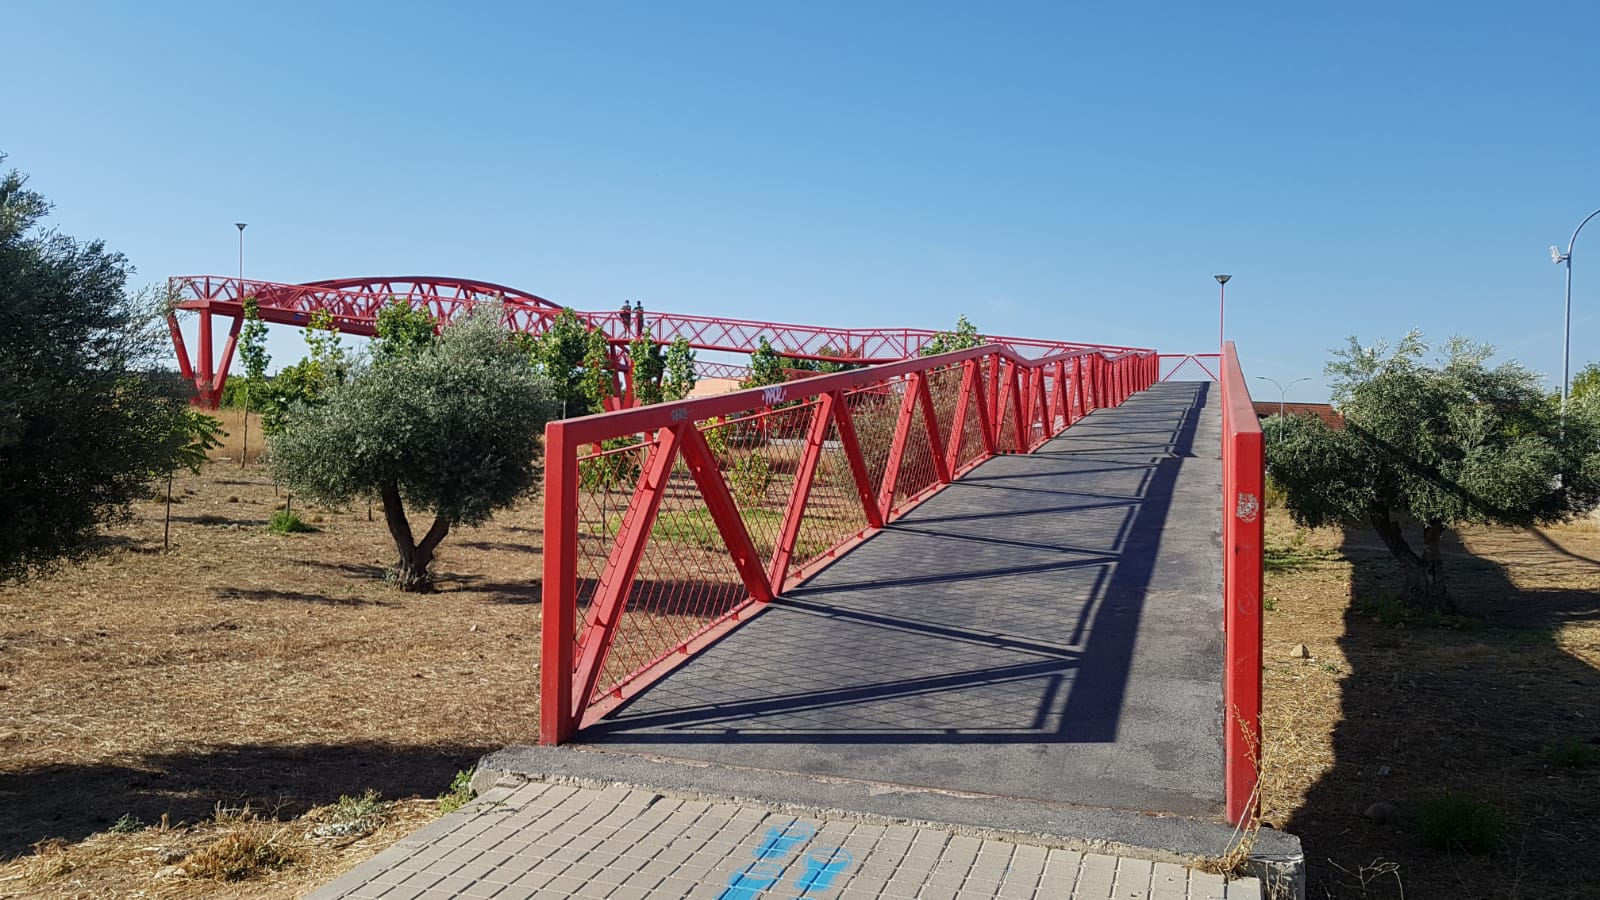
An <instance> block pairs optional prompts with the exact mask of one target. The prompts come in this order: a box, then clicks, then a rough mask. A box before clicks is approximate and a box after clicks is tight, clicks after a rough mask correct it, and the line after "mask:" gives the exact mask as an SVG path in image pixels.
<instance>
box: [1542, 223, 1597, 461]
mask: <svg viewBox="0 0 1600 900" xmlns="http://www.w3.org/2000/svg"><path fill="white" fill-rule="evenodd" d="M1595 216H1600V209H1597V210H1595V211H1594V212H1592V213H1589V214H1588V215H1587V216H1584V217H1583V221H1582V222H1579V223H1578V227H1577V228H1575V229H1573V231H1572V240H1569V241H1567V252H1565V253H1562V252H1561V250H1560V249H1559V248H1557V247H1556V245H1554V244H1551V245H1550V261H1551V262H1553V263H1555V264H1556V265H1558V266H1559V265H1561V264H1562V263H1565V264H1566V266H1567V312H1566V317H1565V319H1564V325H1563V327H1562V329H1561V430H1562V431H1563V432H1565V431H1566V429H1567V382H1568V379H1569V377H1570V374H1571V372H1572V366H1571V364H1570V362H1569V359H1570V356H1569V354H1570V351H1571V349H1572V245H1573V244H1575V243H1577V241H1578V232H1580V231H1582V230H1583V226H1585V225H1587V224H1589V220H1590V219H1592V218H1594V217H1595Z"/></svg>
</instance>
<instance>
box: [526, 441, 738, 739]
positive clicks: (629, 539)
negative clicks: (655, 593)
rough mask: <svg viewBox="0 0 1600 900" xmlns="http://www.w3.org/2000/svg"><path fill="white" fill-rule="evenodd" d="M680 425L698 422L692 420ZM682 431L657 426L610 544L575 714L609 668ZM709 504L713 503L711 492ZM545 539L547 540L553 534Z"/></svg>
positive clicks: (581, 659)
mask: <svg viewBox="0 0 1600 900" xmlns="http://www.w3.org/2000/svg"><path fill="white" fill-rule="evenodd" d="M678 427H680V428H688V429H692V428H694V423H693V422H689V423H686V424H684V425H682V426H678ZM681 438H682V432H680V431H679V430H677V428H673V427H670V426H669V427H666V428H662V429H661V430H660V431H658V432H656V444H655V447H653V448H652V449H651V450H650V458H649V459H648V460H646V461H645V465H644V471H643V472H642V473H641V474H640V475H639V484H638V486H637V487H635V488H634V491H633V499H632V500H630V501H628V509H627V511H625V512H624V513H623V514H622V525H621V526H620V527H619V528H618V529H617V541H616V543H615V544H613V545H612V547H611V557H610V558H609V559H607V560H606V567H605V569H604V571H602V572H601V574H600V584H599V586H598V587H596V588H595V591H594V602H593V603H592V604H591V605H590V607H589V622H588V625H587V626H586V627H585V628H584V629H583V634H582V635H580V636H579V638H578V643H579V644H580V646H579V647H578V651H577V657H578V659H577V666H576V669H575V672H574V674H573V676H572V706H571V707H570V709H571V715H572V717H573V718H574V719H577V718H578V717H580V716H581V715H582V714H583V711H584V710H585V709H586V708H588V706H589V701H590V699H591V698H593V697H594V692H595V688H596V687H597V686H598V685H599V683H600V673H601V672H602V671H604V670H605V665H606V656H607V655H609V654H610V653H611V645H612V643H613V642H614V641H615V640H616V638H617V626H618V624H620V623H621V621H622V613H623V610H624V609H626V608H627V603H628V594H629V592H630V591H632V590H633V580H634V578H635V577H636V576H637V575H638V574H639V563H640V561H641V560H643V559H644V548H645V545H646V544H648V543H649V541H650V529H651V527H652V526H654V525H655V522H656V513H657V512H659V511H660V509H661V500H662V498H663V497H664V496H665V495H666V492H667V490H666V489H667V479H668V478H669V477H670V476H671V475H672V463H673V460H674V459H675V458H676V456H677V452H678V443H679V441H680V440H681ZM706 505H707V506H710V498H707V501H706ZM545 540H546V541H547V542H548V541H549V537H548V536H547V537H546V538H545Z"/></svg>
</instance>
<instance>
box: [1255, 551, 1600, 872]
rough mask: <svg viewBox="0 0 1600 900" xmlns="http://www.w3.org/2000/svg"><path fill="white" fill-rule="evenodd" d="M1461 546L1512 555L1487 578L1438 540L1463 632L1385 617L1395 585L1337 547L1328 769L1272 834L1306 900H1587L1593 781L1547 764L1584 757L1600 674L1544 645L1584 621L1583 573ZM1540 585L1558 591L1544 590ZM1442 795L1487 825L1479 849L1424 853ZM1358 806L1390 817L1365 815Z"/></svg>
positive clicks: (1373, 554) (1599, 723)
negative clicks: (1492, 819)
mask: <svg viewBox="0 0 1600 900" xmlns="http://www.w3.org/2000/svg"><path fill="white" fill-rule="evenodd" d="M1477 534H1482V535H1484V537H1483V538H1482V540H1483V541H1484V542H1487V541H1491V540H1493V541H1496V542H1503V541H1505V540H1507V538H1506V535H1508V534H1509V535H1511V536H1512V539H1517V538H1520V540H1521V541H1522V542H1523V543H1521V544H1517V545H1515V546H1512V547H1509V548H1508V549H1506V550H1505V552H1501V551H1502V549H1503V548H1502V547H1501V546H1500V544H1498V543H1497V544H1496V548H1495V550H1494V553H1493V555H1494V556H1495V559H1493V560H1491V559H1487V558H1484V556H1480V555H1478V554H1475V553H1474V552H1472V551H1471V550H1469V549H1468V548H1467V547H1466V546H1465V545H1463V543H1462V541H1461V540H1460V539H1459V538H1458V537H1457V536H1455V535H1450V536H1448V537H1447V539H1446V545H1445V561H1446V568H1445V572H1446V577H1447V578H1448V579H1449V586H1450V590H1451V593H1452V595H1453V596H1454V597H1455V599H1456V600H1457V602H1458V603H1459V604H1460V607H1461V611H1462V615H1461V616H1459V617H1437V616H1435V617H1431V618H1429V617H1424V618H1418V617H1409V616H1406V615H1405V613H1404V611H1403V609H1402V608H1401V607H1400V606H1399V604H1398V602H1397V600H1396V597H1395V593H1394V592H1395V591H1396V590H1398V589H1399V587H1400V585H1402V584H1403V581H1402V576H1401V573H1400V570H1399V568H1398V566H1397V565H1396V564H1394V562H1393V561H1392V559H1391V558H1390V556H1389V554H1388V552H1387V551H1386V550H1385V549H1384V547H1383V545H1382V543H1381V542H1380V541H1379V540H1378V538H1377V536H1376V535H1374V534H1371V533H1370V532H1366V531H1350V532H1347V533H1346V535H1345V539H1344V542H1343V546H1342V554H1343V556H1344V557H1345V558H1347V559H1348V560H1349V561H1350V562H1351V564H1352V566H1353V572H1352V577H1351V589H1350V603H1349V605H1348V606H1347V608H1346V611H1345V613H1344V626H1345V632H1344V635H1343V636H1342V637H1341V638H1340V639H1339V641H1338V643H1339V646H1340V648H1341V650H1342V651H1343V653H1344V656H1345V660H1346V662H1347V663H1348V666H1349V669H1348V671H1347V672H1345V673H1344V677H1343V679H1342V682H1341V683H1340V686H1339V691H1340V696H1341V700H1342V715H1341V717H1340V718H1339V720H1338V724H1337V725H1336V727H1335V730H1334V733H1333V751H1334V763H1333V765H1332V767H1331V768H1329V769H1327V770H1326V771H1325V772H1324V773H1323V774H1322V776H1321V777H1320V779H1319V780H1318V781H1317V782H1316V784H1315V785H1314V786H1312V788H1311V789H1310V790H1309V791H1308V792H1307V795H1306V799H1305V803H1304V805H1303V806H1301V808H1300V809H1298V810H1297V811H1296V812H1295V813H1294V814H1293V816H1292V817H1291V818H1290V819H1289V821H1288V822H1286V823H1280V824H1282V825H1283V826H1284V827H1285V828H1286V829H1287V830H1288V831H1290V832H1292V833H1294V834H1297V835H1299V836H1300V838H1301V839H1302V841H1303V842H1304V845H1305V849H1306V858H1307V863H1308V874H1309V885H1308V887H1309V892H1308V894H1307V896H1310V897H1358V898H1378V897H1382V898H1388V897H1395V898H1401V897H1413V898H1415V897H1452V898H1479V897H1481V898H1491V897H1493V898H1505V897H1528V898H1533V897H1539V898H1545V897H1551V898H1555V897H1589V898H1594V897H1600V855H1597V854H1596V853H1594V848H1595V847H1597V846H1600V765H1592V766H1588V767H1572V766H1566V765H1562V764H1561V763H1560V762H1559V761H1558V759H1557V757H1556V756H1555V754H1553V750H1554V749H1555V748H1556V747H1558V746H1560V745H1561V744H1562V743H1563V742H1569V746H1570V742H1573V741H1579V742H1589V744H1590V746H1594V747H1595V749H1596V750H1600V746H1596V744H1595V743H1592V742H1600V704H1597V703H1596V699H1595V698H1596V697H1597V696H1600V671H1597V670H1596V668H1595V667H1594V666H1592V665H1591V664H1590V663H1588V662H1586V661H1585V660H1583V659H1581V658H1579V657H1577V656H1575V655H1573V654H1572V653H1571V652H1569V649H1568V648H1567V647H1564V646H1563V644H1562V639H1561V638H1560V637H1559V635H1560V629H1561V627H1562V626H1564V625H1567V624H1570V623H1585V622H1588V623H1592V622H1596V621H1600V590H1597V588H1600V564H1595V563H1594V562H1593V560H1591V559H1589V558H1587V557H1585V556H1582V555H1579V554H1573V553H1570V552H1569V553H1566V558H1565V560H1564V561H1557V560H1558V559H1559V557H1558V556H1556V555H1554V554H1551V553H1549V552H1548V549H1547V548H1545V547H1544V546H1543V545H1542V544H1541V543H1539V542H1540V541H1541V540H1543V541H1548V538H1544V537H1541V538H1538V539H1535V538H1533V537H1529V536H1527V535H1519V534H1518V533H1517V532H1510V531H1506V532H1481V533H1475V534H1474V535H1473V536H1471V537H1469V539H1470V540H1473V541H1475V542H1477V541H1478V538H1477V536H1476V535H1477ZM1523 548H1526V549H1523ZM1534 551H1543V552H1544V555H1543V556H1542V557H1541V558H1537V559H1536V558H1535V556H1534ZM1518 554H1527V555H1525V556H1522V557H1521V558H1520V559H1519V558H1518ZM1496 560H1504V561H1506V562H1507V564H1508V565H1511V566H1515V567H1517V571H1518V573H1519V577H1521V578H1522V579H1523V581H1524V583H1525V584H1528V585H1529V586H1527V587H1523V588H1518V587H1517V585H1516V584H1514V583H1513V581H1512V579H1511V577H1510V571H1509V569H1508V568H1507V566H1506V565H1502V564H1501V562H1498V561H1496ZM1525 566H1526V568H1524V567H1525ZM1552 567H1554V568H1555V569H1559V570H1561V575H1562V577H1558V578H1550V577H1547V576H1549V575H1550V573H1551V570H1552ZM1532 581H1537V582H1538V584H1539V585H1541V586H1538V587H1535V586H1532V583H1531V582H1532ZM1586 633H1587V634H1588V635H1589V636H1590V637H1588V638H1586V640H1589V641H1592V640H1593V637H1592V636H1593V635H1594V633H1595V632H1594V631H1592V630H1589V631H1587V632H1586ZM1307 663H1308V664H1316V663H1317V661H1315V660H1310V661H1307ZM1271 664H1273V661H1270V660H1269V665H1271ZM1285 702H1292V700H1286V701H1285ZM1446 793H1453V794H1456V795H1461V796H1466V797H1470V798H1473V799H1475V800H1477V801H1481V802H1483V803H1486V804H1488V805H1489V806H1490V807H1492V808H1493V809H1494V810H1495V814H1496V815H1497V817H1498V820H1499V827H1498V829H1497V833H1495V834H1494V835H1493V841H1492V844H1493V849H1491V850H1489V851H1488V852H1482V853H1476V854H1475V853H1468V852H1466V851H1465V850H1463V849H1462V848H1461V847H1460V846H1459V845H1457V846H1455V847H1454V848H1450V847H1444V846H1440V842H1439V840H1438V839H1437V838H1431V837H1430V834H1436V833H1437V832H1435V831H1434V830H1433V829H1431V828H1430V827H1429V824H1428V821H1429V819H1430V815H1429V811H1430V806H1431V805H1432V804H1434V803H1436V802H1437V799H1438V798H1439V797H1441V796H1442V795H1444V794H1446ZM1375 803H1385V804H1390V805H1391V806H1392V807H1393V811H1394V812H1393V815H1392V816H1390V815H1387V814H1386V812H1387V811H1382V810H1372V812H1373V813H1374V814H1375V815H1374V816H1373V817H1369V816H1368V815H1366V813H1367V812H1368V811H1369V809H1370V808H1371V806H1372V804H1375ZM1384 818H1389V819H1391V821H1388V822H1384V821H1375V819H1384ZM1456 821H1460V817H1456Z"/></svg>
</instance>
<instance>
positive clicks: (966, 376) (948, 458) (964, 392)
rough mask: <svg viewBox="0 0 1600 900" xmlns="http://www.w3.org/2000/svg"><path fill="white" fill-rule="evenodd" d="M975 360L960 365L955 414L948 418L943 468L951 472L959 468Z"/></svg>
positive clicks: (974, 375)
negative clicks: (948, 433) (948, 432)
mask: <svg viewBox="0 0 1600 900" xmlns="http://www.w3.org/2000/svg"><path fill="white" fill-rule="evenodd" d="M976 362H977V361H976V360H971V359H969V360H967V361H966V362H965V363H962V365H961V393H959V394H957V395H956V412H955V415H953V416H951V418H950V438H949V440H948V441H946V444H948V446H947V447H945V451H944V459H945V463H944V464H945V468H946V469H947V470H949V471H951V472H954V471H955V470H957V469H959V468H961V439H962V438H963V437H964V436H965V435H966V431H967V408H968V407H969V406H971V404H972V382H973V379H975V378H977V377H978V369H977V366H976V365H975V363H976Z"/></svg>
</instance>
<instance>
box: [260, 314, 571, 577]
mask: <svg viewBox="0 0 1600 900" xmlns="http://www.w3.org/2000/svg"><path fill="white" fill-rule="evenodd" d="M550 413H551V403H550V389H549V384H548V382H547V381H546V380H545V379H543V378H541V377H540V376H539V375H537V374H535V373H534V371H533V368H532V367H531V366H529V365H528V361H527V358H526V356H525V355H524V353H523V352H521V351H519V350H518V349H517V348H516V347H515V346H514V345H513V344H512V343H511V342H509V341H507V340H506V332H505V330H504V328H502V327H501V325H500V311H499V309H498V308H496V307H480V308H479V309H478V310H476V311H474V312H473V313H472V314H470V315H468V316H466V317H463V318H461V319H458V320H457V321H456V322H454V323H452V324H451V325H449V326H447V327H446V328H445V329H444V331H443V332H442V333H440V335H439V338H438V340H437V341H435V342H434V343H432V344H430V345H429V346H427V347H424V348H421V349H420V350H418V351H417V352H416V353H414V354H412V355H409V356H400V357H396V358H394V359H391V360H389V361H388V362H386V363H384V364H383V365H374V366H370V367H368V368H366V369H364V370H361V371H358V372H357V373H355V376H354V377H353V378H352V379H351V380H350V381H348V382H346V383H343V384H335V385H333V386H332V387H331V388H330V389H329V390H328V393H327V395H326V396H325V397H324V398H323V401H322V402H321V403H320V404H318V405H315V406H302V407H299V408H297V410H296V412H295V413H294V415H293V416H292V417H290V419H289V420H288V423H287V426H286V427H285V428H284V429H283V430H282V431H281V432H279V433H278V434H276V435H274V436H273V437H272V440H271V446H272V467H273V468H272V470H273V474H274V476H275V477H276V478H277V479H278V480H280V481H281V482H283V483H284V484H286V485H288V486H289V487H290V488H291V489H293V490H294V491H295V492H296V493H299V494H303V495H305V496H307V497H309V498H311V499H312V500H315V501H317V502H320V503H323V504H327V505H344V504H348V503H350V502H352V501H354V500H357V499H359V498H369V497H376V498H377V499H379V500H381V501H382V503H383V509H384V517H385V521H386V523H387V524H388V527H389V532H390V535H391V537H393V538H394V541H395V549H396V551H397V553H398V555H399V565H398V567H397V570H396V580H397V582H398V583H399V585H400V586H401V587H402V588H403V589H406V590H423V589H426V587H427V585H428V579H429V575H428V567H429V566H430V565H431V564H432V561H433V554H434V550H435V548H437V546H438V544H439V542H440V541H442V540H443V539H444V537H445V535H446V534H447V533H448V532H449V530H450V529H451V528H453V527H455V526H457V525H478V524H481V523H482V522H484V521H486V520H487V519H488V518H489V517H490V515H491V514H492V513H493V512H494V510H497V509H503V508H505V507H507V506H510V505H511V504H512V503H514V502H515V501H516V500H517V499H518V498H520V497H522V496H523V495H525V494H526V493H527V492H528V491H529V490H530V489H531V488H532V487H533V486H534V483H535V473H536V471H537V460H538V457H539V453H540V446H541V445H540V438H541V436H542V435H543V433H544V423H545V421H546V419H548V417H549V415H550ZM408 508H409V509H410V510H411V511H412V512H413V513H415V512H430V513H432V514H433V516H434V518H433V524H432V525H431V526H430V527H429V529H428V530H427V532H426V534H425V535H424V536H423V537H422V538H421V539H420V540H419V539H417V538H416V537H415V536H414V535H413V534H412V531H411V525H410V522H409V520H408V519H407V514H406V510H407V509H408Z"/></svg>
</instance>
